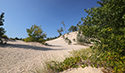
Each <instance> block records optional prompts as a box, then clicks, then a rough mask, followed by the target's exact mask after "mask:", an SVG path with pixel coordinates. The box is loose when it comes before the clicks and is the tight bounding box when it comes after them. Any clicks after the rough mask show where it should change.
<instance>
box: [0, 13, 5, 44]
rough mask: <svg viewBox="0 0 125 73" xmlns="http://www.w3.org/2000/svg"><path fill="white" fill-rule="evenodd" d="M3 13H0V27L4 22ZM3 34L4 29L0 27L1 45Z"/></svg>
mask: <svg viewBox="0 0 125 73" xmlns="http://www.w3.org/2000/svg"><path fill="white" fill-rule="evenodd" d="M3 18H4V13H2V14H1V15H0V26H2V25H3V22H4V19H3ZM4 33H5V30H4V28H3V27H0V41H1V42H0V43H3V41H2V36H3V35H4Z"/></svg>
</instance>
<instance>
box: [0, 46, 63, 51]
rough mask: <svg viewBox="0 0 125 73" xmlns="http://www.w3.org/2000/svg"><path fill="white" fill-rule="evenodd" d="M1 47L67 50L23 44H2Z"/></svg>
mask: <svg viewBox="0 0 125 73" xmlns="http://www.w3.org/2000/svg"><path fill="white" fill-rule="evenodd" d="M0 46H1V47H11V48H22V49H33V50H42V51H48V50H65V49H52V48H46V47H39V46H32V45H23V44H2V45H0ZM48 46H53V47H59V46H56V45H48Z"/></svg>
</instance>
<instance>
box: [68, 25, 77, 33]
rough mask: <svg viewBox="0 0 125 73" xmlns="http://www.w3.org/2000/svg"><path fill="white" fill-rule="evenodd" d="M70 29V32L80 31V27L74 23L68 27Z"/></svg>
mask: <svg viewBox="0 0 125 73" xmlns="http://www.w3.org/2000/svg"><path fill="white" fill-rule="evenodd" d="M68 31H69V32H74V31H78V27H77V26H73V25H72V26H71V27H70V28H69V29H68Z"/></svg>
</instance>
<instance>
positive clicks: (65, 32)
mask: <svg viewBox="0 0 125 73" xmlns="http://www.w3.org/2000/svg"><path fill="white" fill-rule="evenodd" d="M62 24H63V26H64V29H65V34H66V33H67V32H66V25H65V24H64V21H62Z"/></svg>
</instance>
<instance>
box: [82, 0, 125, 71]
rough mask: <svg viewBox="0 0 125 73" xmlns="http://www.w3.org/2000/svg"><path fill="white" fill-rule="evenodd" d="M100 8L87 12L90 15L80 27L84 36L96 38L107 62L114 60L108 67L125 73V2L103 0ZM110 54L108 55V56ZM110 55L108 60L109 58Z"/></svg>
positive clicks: (97, 47)
mask: <svg viewBox="0 0 125 73" xmlns="http://www.w3.org/2000/svg"><path fill="white" fill-rule="evenodd" d="M97 3H99V4H100V7H93V8H91V9H88V10H86V9H85V11H86V12H87V13H88V15H87V17H86V18H85V19H83V18H82V19H81V20H82V21H83V24H84V26H81V27H80V30H81V31H82V32H83V35H85V36H87V37H90V38H95V40H93V41H94V42H96V45H95V46H93V47H92V48H93V49H98V50H99V51H100V54H101V53H104V54H105V56H104V57H103V60H105V61H107V59H110V58H109V57H112V58H113V62H111V63H110V62H109V61H108V62H109V63H108V64H106V66H110V67H111V68H113V70H114V72H116V73H118V72H125V60H124V59H125V58H122V57H124V56H125V0H101V1H100V2H97ZM107 52H108V54H107ZM106 55H108V58H107V56H106Z"/></svg>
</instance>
